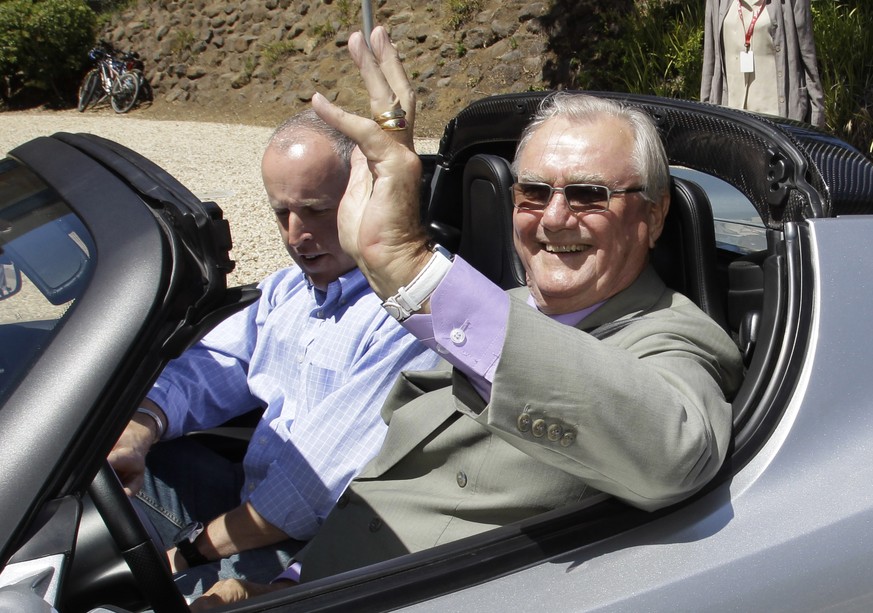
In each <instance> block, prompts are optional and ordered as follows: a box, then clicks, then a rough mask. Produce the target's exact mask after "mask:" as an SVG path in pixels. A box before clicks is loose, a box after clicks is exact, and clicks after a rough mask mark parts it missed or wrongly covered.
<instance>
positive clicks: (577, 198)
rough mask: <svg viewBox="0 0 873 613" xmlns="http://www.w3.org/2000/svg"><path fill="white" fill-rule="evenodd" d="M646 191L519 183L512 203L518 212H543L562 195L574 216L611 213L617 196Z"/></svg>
mask: <svg viewBox="0 0 873 613" xmlns="http://www.w3.org/2000/svg"><path fill="white" fill-rule="evenodd" d="M645 190H646V188H645V187H628V188H625V189H609V188H608V187H606V186H605V185H590V184H588V183H572V184H570V185H565V186H564V187H553V186H551V185H549V184H548V183H532V182H519V183H513V184H512V202H513V204H514V205H515V208H517V209H522V210H525V211H542V210H544V209H545V208H546V207H547V206H548V204H549V202H551V200H552V196H554V195H555V192H561V193H562V194H563V195H564V198H566V200H567V205H568V206H569V207H570V210H571V211H573V212H574V213H603V212H605V211H607V210H609V201H610V199H611V198H612V197H613V195H615V194H635V193H638V192H644V191H645Z"/></svg>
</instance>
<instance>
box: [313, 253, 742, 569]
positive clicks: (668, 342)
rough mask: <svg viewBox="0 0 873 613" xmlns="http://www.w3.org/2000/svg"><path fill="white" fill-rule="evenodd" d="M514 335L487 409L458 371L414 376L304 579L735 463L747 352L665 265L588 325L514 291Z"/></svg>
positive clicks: (685, 488)
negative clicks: (734, 434) (564, 319)
mask: <svg viewBox="0 0 873 613" xmlns="http://www.w3.org/2000/svg"><path fill="white" fill-rule="evenodd" d="M517 291H518V290H514V292H517ZM521 293H523V294H525V295H526V290H523V289H522V290H521ZM617 320H626V322H625V323H627V325H624V323H622V322H619V324H618V325H617V326H615V325H614V324H611V323H610V322H615V321H617ZM507 330H508V333H507V338H506V342H505V344H504V348H503V351H502V354H501V359H500V363H499V365H498V368H497V372H496V374H495V380H494V385H493V389H492V396H491V402H490V403H489V404H488V405H487V406H486V405H485V403H484V402H483V401H482V399H481V398H480V397H479V396H478V395H477V394H476V392H475V391H474V390H473V389H472V387H471V386H470V384H469V383H468V382H467V381H466V379H465V378H464V377H463V376H462V375H460V374H458V373H457V372H455V373H450V372H449V371H443V372H440V371H434V372H430V373H408V374H406V375H404V376H402V377H401V380H400V381H399V382H398V385H396V386H395V388H394V390H393V391H392V394H391V395H390V396H389V398H388V400H387V401H386V405H385V408H384V409H383V416H384V417H385V418H386V420H387V421H388V423H389V428H388V435H387V437H386V439H385V443H384V445H383V447H382V451H381V452H380V453H379V455H378V456H377V457H376V458H375V459H374V460H373V461H372V462H371V463H370V464H369V465H368V466H367V467H366V468H365V469H364V471H363V472H362V474H361V475H360V476H359V477H358V478H357V479H356V480H355V481H354V482H353V483H352V485H351V486H350V487H349V488H348V490H347V491H346V493H345V494H343V496H342V498H341V499H340V501H339V503H338V504H337V506H336V508H335V509H334V510H333V511H332V512H331V514H330V515H329V516H328V518H327V520H326V522H325V524H324V525H323V526H322V528H321V529H320V531H319V533H318V534H317V535H316V537H315V538H314V539H313V540H312V541H311V542H310V543H309V545H308V546H307V547H306V548H305V549H304V550H303V551H302V552H301V554H300V555H299V556H298V559H300V560H301V562H302V564H303V579H304V580H311V579H314V578H318V577H321V576H327V575H330V574H334V573H336V572H340V571H343V570H347V569H351V568H356V567H359V566H363V565H365V564H369V563H373V562H377V561H381V560H385V559H389V558H392V557H395V556H398V555H402V554H404V553H407V552H412V551H418V550H421V549H425V548H428V547H433V546H435V545H439V544H441V543H447V542H450V541H454V540H456V539H459V538H462V537H465V536H469V535H472V534H476V533H479V532H482V531H484V530H488V529H490V528H492V527H496V526H501V525H504V524H507V523H509V522H512V521H516V520H520V519H523V518H527V517H530V516H533V515H536V514H538V513H541V512H544V511H547V510H550V509H554V508H557V507H561V506H564V505H567V504H570V503H574V502H578V501H580V500H583V499H587V498H590V497H592V496H602V494H601V492H606V493H609V494H612V495H614V496H617V497H619V498H621V499H623V500H625V501H627V502H629V503H630V504H633V505H636V506H639V507H642V508H644V509H656V508H659V507H662V506H665V505H668V504H671V503H673V502H676V501H679V500H681V499H682V498H685V497H687V496H688V495H690V494H691V493H693V492H695V491H697V490H698V489H699V488H701V487H702V486H703V485H704V484H705V483H706V482H708V481H709V480H710V479H711V478H712V477H713V475H715V473H716V471H717V470H718V468H719V466H721V464H722V461H723V460H724V457H725V454H726V451H727V447H728V442H729V439H730V431H731V407H730V404H729V403H728V402H727V401H726V400H725V398H726V397H728V398H729V397H731V396H732V395H733V394H734V392H735V391H736V389H737V387H738V385H739V382H740V377H741V370H742V368H741V362H740V357H739V353H738V351H737V348H736V346H735V345H734V343H733V341H731V339H730V337H729V336H728V335H727V334H726V333H725V332H724V331H723V330H722V329H721V328H720V327H719V326H718V325H717V324H716V323H715V322H713V321H712V320H711V319H709V318H708V317H707V316H706V315H704V314H703V313H702V312H701V311H700V310H699V309H698V308H697V307H696V306H695V305H694V304H693V303H692V302H691V301H689V300H688V299H687V298H685V297H684V296H682V295H680V294H676V293H675V292H672V291H670V290H668V289H667V288H666V287H665V286H664V284H663V282H662V281H661V279H660V278H659V277H658V276H657V274H656V273H655V272H654V271H653V270H652V269H647V270H646V271H645V272H644V273H643V274H642V275H640V277H639V278H638V279H637V281H635V282H634V284H633V285H632V286H631V287H629V288H628V289H626V290H625V291H623V292H621V293H619V294H618V295H616V296H614V297H613V298H611V299H610V300H608V301H607V302H606V303H605V304H604V305H603V306H602V307H600V308H599V309H598V310H597V311H595V312H594V313H593V314H592V315H590V316H589V317H587V318H586V319H585V320H583V321H582V322H581V323H580V324H579V325H578V326H577V327H576V328H573V327H570V326H565V325H562V324H559V323H556V322H554V321H552V320H550V319H548V318H546V317H544V316H543V315H541V314H540V313H538V312H537V311H536V310H535V309H532V308H530V307H529V306H528V305H527V304H526V303H525V296H524V295H522V296H513V299H512V303H511V307H510V315H509V322H508V328H507ZM583 330H587V331H588V332H584V331H583ZM596 336H602V337H603V340H598V338H596Z"/></svg>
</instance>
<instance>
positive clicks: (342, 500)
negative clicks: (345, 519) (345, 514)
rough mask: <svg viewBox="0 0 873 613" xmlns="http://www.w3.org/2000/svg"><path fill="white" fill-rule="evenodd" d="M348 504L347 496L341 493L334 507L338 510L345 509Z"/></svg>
mask: <svg viewBox="0 0 873 613" xmlns="http://www.w3.org/2000/svg"><path fill="white" fill-rule="evenodd" d="M348 504H349V495H348V494H345V493H343V494H342V495H341V496H340V497H339V498H337V501H336V506H337V508H340V509H345V508H346V505H348Z"/></svg>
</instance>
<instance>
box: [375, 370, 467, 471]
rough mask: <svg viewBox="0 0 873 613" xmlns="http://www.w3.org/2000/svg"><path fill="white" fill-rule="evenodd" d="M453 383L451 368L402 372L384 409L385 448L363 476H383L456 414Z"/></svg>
mask: <svg viewBox="0 0 873 613" xmlns="http://www.w3.org/2000/svg"><path fill="white" fill-rule="evenodd" d="M451 383H452V371H450V370H434V371H424V372H404V373H401V375H400V377H399V378H398V380H397V383H396V384H395V385H394V387H393V388H392V390H391V393H390V394H389V395H388V398H387V399H386V400H385V405H384V406H383V408H382V417H383V419H385V421H386V423H388V433H387V434H386V435H385V441H384V442H383V443H382V449H381V450H380V451H379V453H378V455H377V456H376V457H375V458H373V459H372V460H371V461H370V463H369V464H367V466H365V467H364V469H363V470H362V471H361V473H360V475H359V478H362V479H365V478H371V477H377V476H379V475H381V474H382V473H384V472H385V471H386V470H388V469H389V468H391V467H392V466H393V465H394V464H396V463H397V461H398V460H400V459H401V458H402V457H404V456H405V455H406V454H408V453H409V452H410V451H412V449H414V448H415V446H416V445H418V444H419V443H420V442H421V441H422V440H423V439H424V438H425V437H426V436H427V435H428V434H430V433H431V432H433V431H434V430H435V429H436V428H438V427H439V425H440V424H441V423H443V422H444V421H445V420H446V419H448V418H449V417H450V416H452V415H453V414H455V405H454V403H453V402H452V386H451ZM430 392H436V393H430Z"/></svg>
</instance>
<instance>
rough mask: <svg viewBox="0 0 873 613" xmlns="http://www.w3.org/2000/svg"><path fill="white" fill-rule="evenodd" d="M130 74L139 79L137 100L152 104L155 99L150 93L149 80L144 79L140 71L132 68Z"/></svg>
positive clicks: (152, 93)
mask: <svg viewBox="0 0 873 613" xmlns="http://www.w3.org/2000/svg"><path fill="white" fill-rule="evenodd" d="M130 72H132V73H133V74H135V75H136V76H137V78H138V79H139V99H140V100H145V101H146V102H152V101H153V100H154V98H155V95H154V92H152V85H151V83H149V80H148V79H146V78H145V75H144V74H143V72H142V70H140V69H139V68H132V69H131V70H130Z"/></svg>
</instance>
